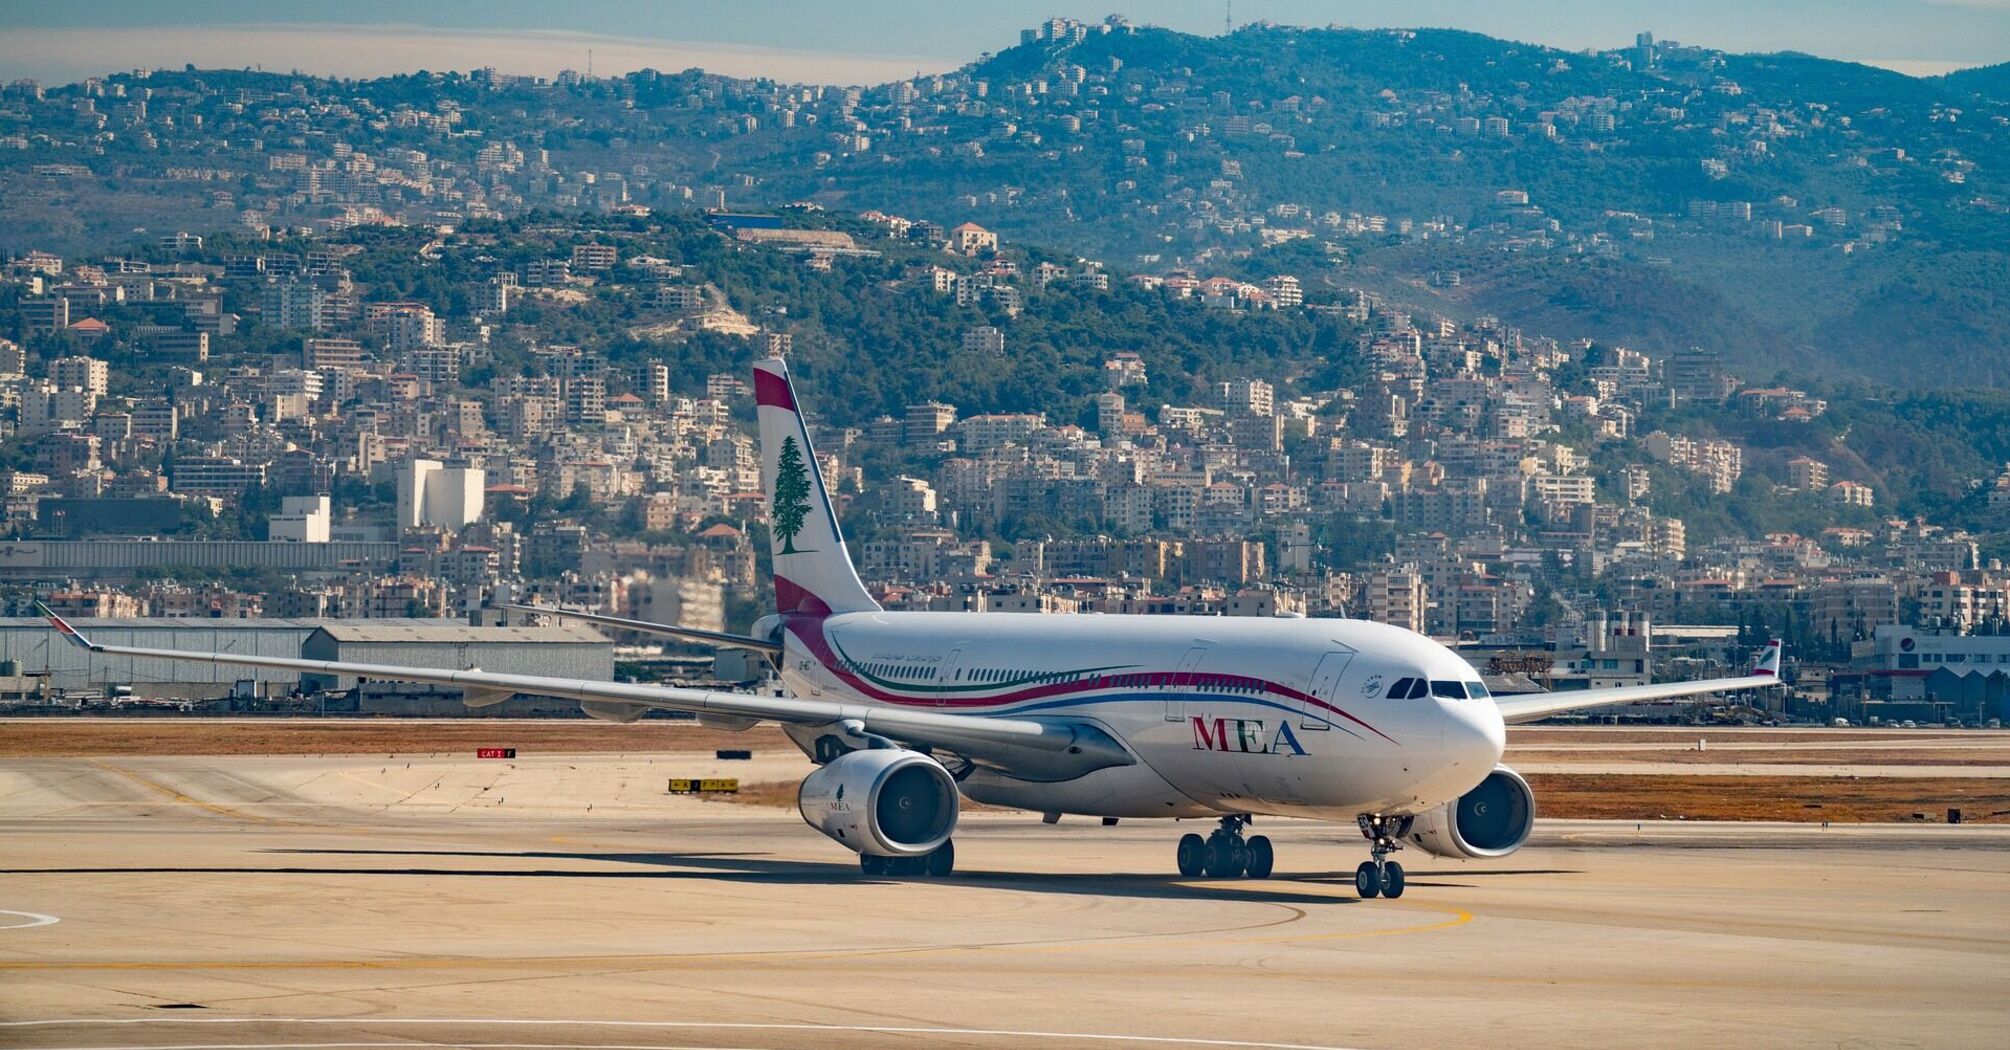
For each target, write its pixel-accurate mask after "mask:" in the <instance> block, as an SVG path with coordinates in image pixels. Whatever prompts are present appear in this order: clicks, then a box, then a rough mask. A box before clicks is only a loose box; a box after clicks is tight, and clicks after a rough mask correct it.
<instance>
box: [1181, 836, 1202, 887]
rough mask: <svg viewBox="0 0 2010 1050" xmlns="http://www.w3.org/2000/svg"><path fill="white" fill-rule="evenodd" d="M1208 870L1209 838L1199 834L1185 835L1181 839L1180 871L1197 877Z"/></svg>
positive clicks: (1185, 874) (1191, 876)
mask: <svg viewBox="0 0 2010 1050" xmlns="http://www.w3.org/2000/svg"><path fill="white" fill-rule="evenodd" d="M1206 870H1207V840H1206V839H1203V838H1201V837H1200V836H1199V835H1183V836H1181V837H1180V840H1179V873H1180V874H1181V875H1184V876H1186V877H1187V878H1189V879H1191V878H1195V877H1197V876H1199V875H1200V874H1201V873H1203V872H1205V871H1206Z"/></svg>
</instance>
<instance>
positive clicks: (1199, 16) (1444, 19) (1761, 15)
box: [0, 0, 2010, 84]
mask: <svg viewBox="0 0 2010 1050" xmlns="http://www.w3.org/2000/svg"><path fill="white" fill-rule="evenodd" d="M1067 6H1070V5H1066V4H1055V3H1051V2H1042V0H999V2H996V3H993V4H991V5H989V6H988V7H986V8H985V9H984V10H983V11H982V12H963V11H949V10H945V9H942V8H941V7H939V6H936V5H925V4H920V3H917V2H915V0H885V2H882V3H878V4H875V5H873V6H872V7H871V8H869V9H865V8H861V7H859V6H856V5H850V4H840V3H828V4H803V3H791V2H787V0H745V2H742V3H738V4H735V5H732V7H731V9H730V10H719V9H716V8H713V7H711V6H709V5H693V4H681V3H662V4H642V3H636V2H633V0H619V2H614V3H608V4H598V5H592V6H588V7H584V8H582V9H578V10H569V11H567V12H565V14H566V16H567V17H566V21H567V23H568V24H567V25H564V26H553V25H550V24H549V22H550V20H551V11H550V8H549V7H548V6H546V5H540V4H530V3H527V2H524V0H496V2H494V3H491V4H488V5H485V6H484V7H483V8H481V9H480V10H466V9H436V8H424V7H421V8H415V7H413V6H412V5H409V4H398V3H390V2H385V0H355V2H352V3H349V4H346V5H345V6H344V8H343V11H344V12H345V13H346V14H348V15H349V16H350V20H348V21H343V22H339V23H330V22H327V21H325V19H326V18H327V16H328V14H329V9H328V8H327V7H325V6H324V5H318V4H307V3H303V2H298V0H266V2H262V3H251V2H246V0H217V2H214V3H210V4H206V5H204V10H203V11H201V12H199V13H197V12H190V11H186V10H182V9H179V8H176V7H174V6H173V5H142V4H136V3H132V2H129V0H81V2H77V3H73V4H69V5H65V6H64V7H63V8H61V9H59V10H46V11H39V10H38V11H32V12H31V11H28V10H24V9H22V8H18V7H16V8H4V7H0V29H6V30H7V32H5V33H0V79H7V80H12V79H17V78H22V77H31V78H34V79H38V80H42V81H44V82H48V83H61V82H72V81H76V80H79V79H82V78H83V77H86V76H98V75H104V74H107V73H113V72H119V71H123V70H129V69H136V68H178V67H181V66H183V65H187V64H194V65H196V66H199V67H205V68H250V67H260V68H264V69H268V70H274V71H291V70H297V71H300V72H303V73H308V74H315V75H323V76H336V77H372V76H383V75H389V74H396V73H407V72H413V71H416V70H420V69H429V70H435V71H444V70H470V69H477V68H481V67H485V66H492V67H495V68H497V69H500V70H503V71H505V72H509V73H518V74H526V75H539V76H551V75H554V74H556V73H558V72H559V71H561V70H564V69H576V70H581V71H584V70H586V69H587V68H588V66H589V63H590V64H591V67H592V69H593V71H594V72H595V73H598V74H602V75H607V74H619V73H625V72H629V71H632V70H635V69H641V68H644V67H653V68H657V69H666V70H675V69H685V68H690V67H692V66H698V67H701V68H704V69H706V70H708V71H712V72H717V73H722V74H727V75H733V76H747V77H773V78H777V79H783V80H791V81H803V82H815V83H828V84H858V83H877V82H883V81H887V80H893V79H899V78H903V77H908V76H913V75H915V74H916V73H929V72H940V71H943V70H948V69H953V68H956V67H959V66H961V65H963V64H965V63H967V62H969V61H970V60H972V59H973V58H975V57H976V56H977V55H979V54H980V53H982V52H985V51H998V50H1002V49H1004V48H1006V47H1009V46H1011V45H1013V44H1015V43H1017V41H1018V30H1019V29H1020V28H1023V27H1026V26H1031V25H1033V24H1034V23H1035V22H1037V21H1040V20H1041V19H1043V18H1045V17H1047V16H1049V15H1051V14H1056V13H1061V14H1068V15H1070V16H1072V17H1084V18H1100V17H1102V14H1103V13H1105V12H1103V11H1099V10H1085V9H1080V8H1079V7H1078V8H1077V9H1076V10H1074V11H1071V12H1070V11H1062V12H1056V11H1055V10H1054V8H1056V7H1067ZM1112 6H1114V5H1112ZM1233 11H1234V21H1235V24H1237V25H1242V24H1245V23H1247V22H1250V21H1256V20H1271V21H1277V22H1282V23H1286V24H1296V25H1322V26H1323V25H1326V24H1329V23H1333V22H1338V23H1341V24H1349V25H1356V26H1359V27H1361V28H1382V27H1395V26H1403V27H1415V26H1441V27H1448V28H1458V29H1467V30H1471V31H1474V32H1481V33H1486V34H1488V35H1491V36H1498V37H1504V38H1507V39H1514V40H1523V41H1527V42H1530V43H1536V44H1544V45H1548V46H1554V47H1561V48H1566V49H1570V50H1581V49H1584V48H1587V47H1602V48H1610V47H1619V46H1624V45H1626V44H1628V43H1630V42H1631V41H1632V38H1633V33H1634V32H1637V31H1640V30H1648V31H1652V32H1654V33H1655V34H1656V35H1657V36H1658V37H1661V38H1664V39H1675V40H1681V41H1683V42H1685V43H1694V44H1700V45H1703V46H1708V47H1714V48H1719V49H1722V50H1726V51H1734V52H1767V51H1782V50H1793V51H1802V52H1807V53H1809V54H1815V55H1820V56H1821V57H1824V58H1833V59H1837V60H1840V61H1849V62H1859V63H1863V64H1866V65H1872V66H1878V67H1881V68H1885V69H1891V70H1895V71H1897V72H1901V73H1906V74H1910V75H1915V76H1924V75H1932V74H1936V73H1942V72H1946V71H1949V70H1952V69H1959V68H1964V67H1968V66H1975V65H1987V64H1992V63H1994V62H2000V61H2003V60H2004V59H2005V58H2006V57H2010V0H1752V2H1749V3H1732V2H1728V0H1697V2H1693V3H1685V4H1683V5H1680V7H1679V8H1676V9H1673V10H1667V9H1662V8H1661V7H1660V6H1658V5H1656V4H1653V3H1645V2H1641V0H1611V2H1608V3H1599V4H1588V5H1587V4H1576V5H1573V4H1544V3H1539V2H1536V0H1502V2H1500V3H1496V4H1488V5H1485V6H1484V7H1480V6H1477V5H1471V4H1464V3H1454V2H1448V0H1418V2H1413V3H1404V4H1396V3H1387V2H1381V0H1363V2H1339V3H1332V2H1328V3H1315V2H1310V0H1267V2H1265V0H1241V2H1239V3H1236V4H1235V5H1234V8H1233ZM1227 13H1228V9H1227V7H1226V5H1225V4H1222V3H1215V2H1200V0H1170V2H1162V3H1156V4H1153V5H1151V8H1150V10H1149V11H1148V12H1143V13H1136V12H1134V13H1133V18H1134V19H1135V20H1136V21H1139V22H1149V23H1151V24H1155V25H1163V26H1166V27H1167V28H1171V29H1178V30H1181V31H1185V32H1197V33H1219V32H1221V31H1222V28H1223V25H1224V16H1225V15H1226V14H1227Z"/></svg>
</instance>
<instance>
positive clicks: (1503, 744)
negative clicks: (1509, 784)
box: [1444, 700, 1507, 772]
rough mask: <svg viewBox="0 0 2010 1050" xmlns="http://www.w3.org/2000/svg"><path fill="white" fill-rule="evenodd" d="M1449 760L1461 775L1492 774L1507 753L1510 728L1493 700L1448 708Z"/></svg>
mask: <svg viewBox="0 0 2010 1050" xmlns="http://www.w3.org/2000/svg"><path fill="white" fill-rule="evenodd" d="M1444 706H1445V709H1446V712H1445V713H1446V714H1447V715H1448V716H1449V717H1448V718H1447V719H1446V721H1445V729H1444V748H1445V758H1446V760H1447V761H1448V762H1450V763H1452V764H1453V765H1455V766H1456V767H1457V768H1458V769H1460V770H1461V771H1466V772H1470V771H1472V770H1476V769H1483V770H1491V769H1492V768H1493V767H1495V766H1496V765H1499V764H1500V760H1501V753H1502V752H1503V751H1506V750H1507V726H1506V724H1504V723H1503V722H1502V721H1501V713H1500V709H1499V708H1497V707H1495V706H1494V703H1493V701H1492V700H1468V701H1466V702H1464V703H1447V704H1445V705H1444Z"/></svg>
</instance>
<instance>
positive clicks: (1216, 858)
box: [1205, 835, 1232, 879]
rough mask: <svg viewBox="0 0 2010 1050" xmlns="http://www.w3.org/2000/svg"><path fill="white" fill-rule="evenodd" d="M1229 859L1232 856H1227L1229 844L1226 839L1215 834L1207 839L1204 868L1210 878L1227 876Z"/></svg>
mask: <svg viewBox="0 0 2010 1050" xmlns="http://www.w3.org/2000/svg"><path fill="white" fill-rule="evenodd" d="M1231 859H1232V858H1230V856H1229V844H1228V840H1227V839H1224V838H1222V837H1221V836H1219V835H1216V836H1215V837H1213V838H1211V839H1208V840H1207V864H1206V869H1205V870H1206V872H1207V877H1208V878H1210V879H1225V878H1228V874H1229V872H1228V866H1229V863H1230V860H1231Z"/></svg>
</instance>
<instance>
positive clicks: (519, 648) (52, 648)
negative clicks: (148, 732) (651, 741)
mask: <svg viewBox="0 0 2010 1050" xmlns="http://www.w3.org/2000/svg"><path fill="white" fill-rule="evenodd" d="M74 623H75V624H76V626H77V628H78V630H80V631H82V632H83V633H84V634H86V635H88V636H89V637H90V638H91V639H92V640H93V641H96V642H102V643H107V644H112V645H126V646H134V647H139V648H147V649H180V650H183V651H187V652H199V653H208V652H228V653H242V654H245V655H252V656H274V657H284V658H288V659H301V658H304V659H309V660H339V661H348V662H356V663H374V664H404V665H410V666H418V667H451V668H477V667H478V668H480V669H482V670H484V671H495V672H499V673H503V674H526V675H545V676H554V677H562V678H579V679H588V680H593V681H609V680H612V679H613V677H614V643H613V642H611V641H609V640H608V639H607V638H606V637H605V636H603V635H601V634H600V633H599V632H597V631H594V630H593V629H592V628H590V627H586V626H583V625H579V624H559V625H555V626H549V627H530V626H516V627H474V626H469V625H468V624H466V623H463V622H461V621H457V620H423V619H382V620H323V619H273V618H265V619H243V620H218V619H197V618H155V619H143V620H126V619H104V618H96V617H93V618H86V619H81V620H76V621H74ZM0 666H4V667H5V668H6V669H7V670H11V671H12V672H13V677H12V678H11V679H9V680H8V681H6V682H4V683H0V694H7V695H16V694H20V693H28V692H35V691H38V690H37V686H38V685H39V686H41V687H42V689H44V690H46V691H48V692H50V693H53V692H56V691H60V692H62V693H66V694H77V693H83V694H86V695H90V694H96V695H100V696H102V695H109V694H110V693H111V692H112V690H113V688H114V687H118V686H130V687H131V689H132V695H133V696H134V697H135V698H136V699H156V698H158V699H178V700H211V699H218V698H223V697H234V698H236V699H238V700H256V699H260V698H272V697H285V696H288V695H290V694H293V693H295V692H304V693H311V692H315V691H316V690H327V691H334V692H339V691H349V695H348V696H346V697H341V698H335V699H330V700H329V701H328V702H327V703H326V704H325V705H324V706H323V707H321V708H319V709H321V710H325V711H326V712H328V713H331V714H333V713H353V714H395V715H423V714H433V715H442V714H464V713H466V709H465V708H463V707H462V706H461V704H460V691H459V690H456V689H452V688H448V687H441V686H426V685H414V684H411V683H399V682H371V683H369V684H368V686H367V688H365V689H362V690H356V689H355V688H354V687H355V686H356V684H357V682H356V679H355V678H353V677H349V676H342V677H339V678H338V677H336V676H331V675H311V674H310V675H305V676H303V675H302V674H300V673H299V672H297V671H281V670H271V669H263V668H256V669H254V668H246V667H232V666H227V665H220V664H200V663H183V662H180V661H170V660H154V659H146V658H142V657H126V656H102V655H94V654H91V653H87V652H85V651H84V650H82V649H79V648H77V647H75V646H72V645H68V644H65V643H64V642H63V640H62V639H61V638H59V637H57V635H56V633H55V632H54V631H53V630H51V629H50V628H49V623H48V621H47V620H44V619H42V618H40V617H5V618H0ZM0 677H4V672H0ZM577 712H578V708H577V705H575V704H574V703H572V702H571V701H563V702H559V701H545V702H537V701H534V700H532V699H530V698H525V697H518V698H517V699H515V700H511V701H509V702H508V703H506V704H501V705H497V706H495V707H491V708H485V709H484V713H491V714H508V715H523V714H536V713H554V714H561V713H562V714H576V713H577Z"/></svg>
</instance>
